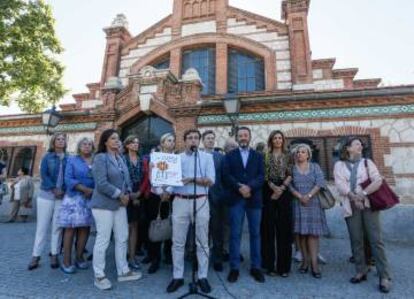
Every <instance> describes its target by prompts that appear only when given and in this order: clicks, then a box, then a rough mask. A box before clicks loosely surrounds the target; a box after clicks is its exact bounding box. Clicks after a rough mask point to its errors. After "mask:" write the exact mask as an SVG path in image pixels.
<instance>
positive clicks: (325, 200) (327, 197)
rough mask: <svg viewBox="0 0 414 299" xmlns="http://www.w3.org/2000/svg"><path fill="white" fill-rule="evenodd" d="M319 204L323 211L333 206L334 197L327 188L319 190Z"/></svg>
mask: <svg viewBox="0 0 414 299" xmlns="http://www.w3.org/2000/svg"><path fill="white" fill-rule="evenodd" d="M319 202H320V203H321V207H322V209H324V210H328V209H330V208H332V207H334V206H335V197H334V196H333V194H332V192H331V190H329V188H328V186H326V187H325V188H321V189H320V191H319Z"/></svg>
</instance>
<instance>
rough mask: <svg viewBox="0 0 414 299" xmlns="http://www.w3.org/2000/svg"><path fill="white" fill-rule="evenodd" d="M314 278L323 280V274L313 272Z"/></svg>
mask: <svg viewBox="0 0 414 299" xmlns="http://www.w3.org/2000/svg"><path fill="white" fill-rule="evenodd" d="M312 276H313V277H315V278H317V279H321V278H322V273H321V272H315V271H313V270H312Z"/></svg>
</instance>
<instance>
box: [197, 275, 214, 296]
mask: <svg viewBox="0 0 414 299" xmlns="http://www.w3.org/2000/svg"><path fill="white" fill-rule="evenodd" d="M198 285H199V286H200V290H201V291H202V292H203V293H210V292H211V286H210V284H209V283H208V280H207V278H202V279H199V280H198Z"/></svg>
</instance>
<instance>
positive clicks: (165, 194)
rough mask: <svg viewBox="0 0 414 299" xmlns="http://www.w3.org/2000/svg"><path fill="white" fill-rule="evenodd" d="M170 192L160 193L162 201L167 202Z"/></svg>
mask: <svg viewBox="0 0 414 299" xmlns="http://www.w3.org/2000/svg"><path fill="white" fill-rule="evenodd" d="M170 196H171V195H170V193H168V192H164V193H162V194H161V195H160V197H161V201H163V202H165V201H169V200H170Z"/></svg>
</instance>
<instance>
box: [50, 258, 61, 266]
mask: <svg viewBox="0 0 414 299" xmlns="http://www.w3.org/2000/svg"><path fill="white" fill-rule="evenodd" d="M59 266H60V265H59V259H58V256H57V254H55V255H51V256H50V268H52V269H57V268H59Z"/></svg>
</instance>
